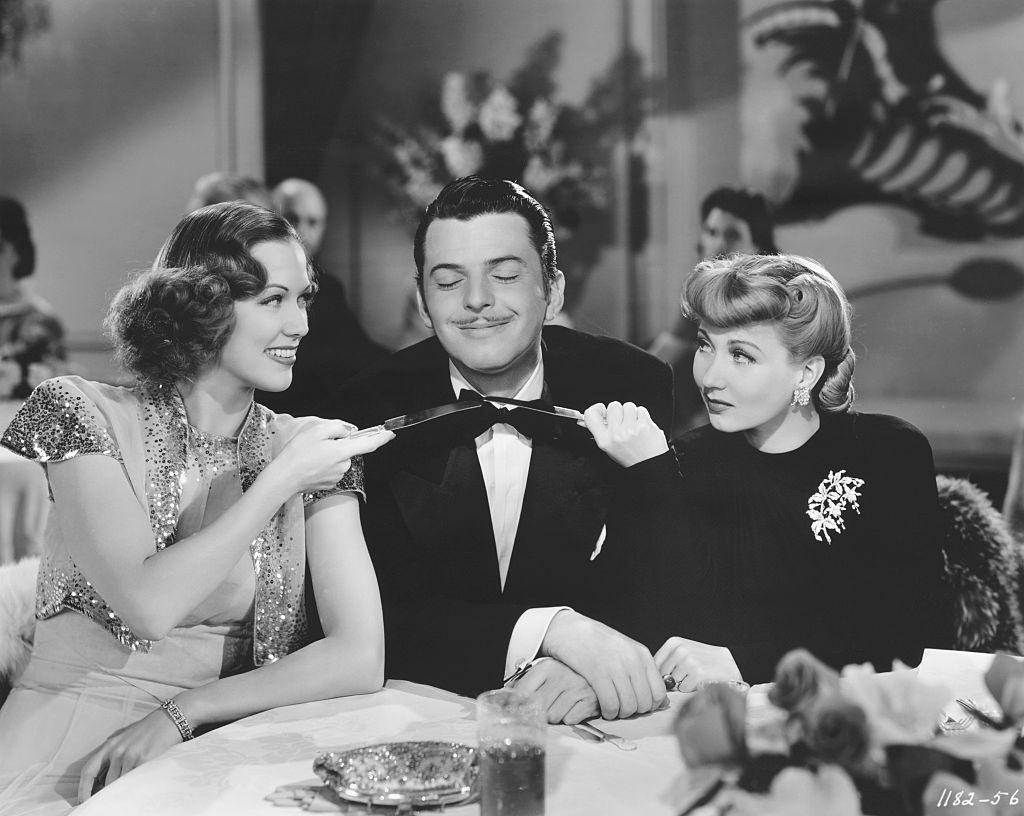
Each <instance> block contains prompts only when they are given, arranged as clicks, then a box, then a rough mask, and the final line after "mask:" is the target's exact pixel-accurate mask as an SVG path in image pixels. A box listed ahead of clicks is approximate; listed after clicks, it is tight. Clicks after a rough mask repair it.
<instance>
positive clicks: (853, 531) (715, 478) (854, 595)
mask: <svg viewBox="0 0 1024 816" xmlns="http://www.w3.org/2000/svg"><path fill="white" fill-rule="evenodd" d="M675 447H676V451H677V454H678V459H679V469H680V474H681V477H682V478H681V482H677V488H676V489H677V493H676V499H675V501H673V502H670V504H671V506H670V507H666V508H663V510H662V512H661V513H659V516H660V524H659V527H660V529H658V530H655V531H653V532H652V545H651V546H652V547H653V548H654V551H653V552H652V553H651V554H650V555H649V556H648V557H649V558H650V559H651V562H652V563H653V564H656V565H657V568H656V569H650V568H649V569H648V571H647V574H648V580H649V581H651V582H652V584H653V585H654V587H653V588H654V591H653V592H651V594H650V595H649V596H648V598H647V600H646V601H645V604H644V606H643V608H644V610H645V612H644V614H645V615H646V616H648V621H647V624H648V625H647V627H645V628H644V631H643V633H642V634H643V639H644V640H645V641H647V642H648V645H650V646H652V648H656V647H657V645H660V644H659V643H658V641H663V640H664V638H665V637H667V636H670V635H683V636H685V637H691V638H694V639H697V640H702V641H705V642H709V643H715V644H717V645H724V646H728V647H729V648H730V649H731V650H732V652H733V655H734V657H735V658H736V662H737V665H738V666H739V668H740V671H741V672H742V673H743V676H744V679H746V680H748V681H749V682H762V681H767V680H770V679H771V678H772V676H773V673H774V668H775V664H776V663H777V662H778V660H779V658H780V657H781V656H782V655H783V654H785V653H786V652H787V651H788V650H790V649H792V648H796V647H806V648H808V649H810V650H811V651H812V652H813V653H814V654H816V655H817V656H818V657H819V658H821V659H822V660H824V661H825V662H827V663H829V664H831V665H833V666H835V667H837V668H838V667H841V666H843V665H845V664H848V663H859V662H866V661H871V662H873V663H874V664H875V666H876V668H877V669H879V670H886V671H887V670H889V669H890V668H891V667H892V660H893V659H894V658H899V659H901V660H902V661H904V662H905V663H908V664H910V665H916V664H917V663H918V662H919V660H920V658H921V652H922V649H923V648H924V647H925V646H938V647H947V648H948V647H949V646H950V645H951V644H950V641H951V620H952V616H951V609H952V607H951V605H950V602H949V600H948V597H947V593H946V591H945V589H944V585H943V567H942V555H941V551H940V547H939V534H938V528H937V523H938V504H937V499H936V490H935V471H934V464H933V461H932V452H931V447H930V446H929V444H928V440H927V439H926V438H925V437H924V435H923V434H921V432H920V431H918V430H917V429H916V428H914V427H913V426H912V425H910V424H908V423H906V422H904V421H902V420H900V419H896V418H895V417H889V416H884V415H880V414H856V413H847V414H826V415H823V416H822V423H821V427H820V428H819V430H818V432H817V433H815V434H814V436H813V437H811V439H809V440H808V441H807V442H806V443H805V444H804V445H803V446H801V447H800V448H798V449H797V450H794V451H790V452H787V453H775V454H769V453H761V452H760V451H758V450H756V449H755V448H754V447H753V446H751V445H750V444H749V443H748V442H747V441H746V439H745V438H744V436H743V434H741V433H732V434H728V433H723V432H721V431H717V430H715V429H714V428H711V427H704V428H699V429H697V430H695V431H692V432H690V433H689V434H686V435H685V436H683V437H681V438H680V439H679V440H677V442H676V444H675ZM652 607H653V608H652ZM652 622H656V627H655V628H654V629H651V628H649V627H650V624H651V623H652Z"/></svg>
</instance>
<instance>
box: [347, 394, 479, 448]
mask: <svg viewBox="0 0 1024 816" xmlns="http://www.w3.org/2000/svg"><path fill="white" fill-rule="evenodd" d="M482 404H483V403H480V402H451V403H448V405H439V406H438V407H437V408H427V409H426V410H425V411H413V412H412V413H410V414H402V415H401V416H396V417H391V419H385V420H384V421H383V422H382V423H381V424H380V425H371V426H370V427H368V428H361V429H360V430H358V431H356V432H354V433H352V434H349V435H348V436H347V437H345V438H346V439H356V438H357V437H360V436H369V435H370V434H375V433H380V432H381V431H400V430H402V429H403V428H411V427H412V426H413V425H419V424H420V423H421V422H429V421H430V420H432V419H437V418H438V417H443V416H448V415H449V414H457V413H458V412H459V411H472V410H475V409H477V408H479V407H480V406H481V405H482Z"/></svg>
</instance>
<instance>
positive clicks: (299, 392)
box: [257, 178, 387, 416]
mask: <svg viewBox="0 0 1024 816" xmlns="http://www.w3.org/2000/svg"><path fill="white" fill-rule="evenodd" d="M272 198H273V204H274V208H275V209H276V210H277V211H278V212H280V213H281V215H283V216H284V217H285V219H287V220H288V221H289V222H290V223H291V225H292V226H293V227H295V230H296V232H298V233H299V238H301V239H302V243H303V244H304V245H305V247H306V251H307V252H308V253H309V256H310V257H311V258H312V259H313V264H314V266H315V267H316V269H317V272H318V273H319V274H318V275H317V279H316V280H317V285H318V287H319V289H318V291H317V293H316V297H315V298H314V299H313V303H312V305H311V306H310V310H309V334H308V335H306V337H305V338H303V341H302V347H301V348H300V349H299V353H298V355H297V356H296V360H295V367H294V369H293V370H292V385H291V388H289V389H288V390H287V391H282V392H280V393H275V394H264V393H262V392H261V393H260V394H259V396H258V397H257V399H258V400H259V401H260V402H261V403H263V404H264V405H266V406H267V407H268V408H270V409H271V410H273V411H276V412H278V413H285V414H292V415H294V416H305V415H308V414H311V413H314V412H315V410H316V406H317V405H318V404H319V403H320V402H321V401H322V400H323V399H324V398H325V397H326V396H327V390H328V385H337V384H338V383H340V382H344V381H345V380H347V379H349V378H350V377H351V376H352V375H353V374H355V373H357V372H359V371H361V370H362V369H363V368H365V367H366V366H367V365H369V364H370V363H372V362H374V361H375V360H378V359H380V358H381V357H383V356H384V355H385V354H386V353H387V351H386V350H385V349H384V348H382V347H381V346H379V345H377V344H376V343H375V342H374V341H373V340H371V339H370V338H369V337H368V336H367V334H366V332H365V331H363V328H362V326H360V325H359V321H358V319H357V318H356V316H355V314H354V313H353V312H352V309H351V308H350V307H349V305H348V299H347V298H346V297H345V288H344V286H342V283H341V281H340V280H339V279H338V278H336V277H335V276H334V275H332V274H331V273H330V272H328V271H326V270H325V269H324V268H323V267H322V265H321V263H320V261H319V257H320V249H321V247H322V246H323V239H324V233H325V230H326V226H327V201H326V199H325V198H324V195H323V193H321V192H320V190H319V188H318V187H317V186H316V185H315V184H313V183H312V182H309V181H306V180H305V179H300V178H289V179H285V180H284V181H282V182H281V183H280V184H278V185H277V186H276V187H274V189H273V191H272Z"/></svg>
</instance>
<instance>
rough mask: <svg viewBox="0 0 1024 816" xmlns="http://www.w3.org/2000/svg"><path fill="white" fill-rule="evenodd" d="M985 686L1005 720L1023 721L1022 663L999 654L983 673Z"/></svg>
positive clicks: (1023, 672) (1023, 667)
mask: <svg viewBox="0 0 1024 816" xmlns="http://www.w3.org/2000/svg"><path fill="white" fill-rule="evenodd" d="M985 685H986V686H988V690H989V691H990V692H992V696H993V697H995V699H996V702H997V703H999V707H1000V708H1001V709H1002V710H1003V716H1004V717H1005V718H1006V719H1007V720H1009V721H1010V722H1012V723H1019V722H1020V721H1021V720H1024V661H1022V660H1018V659H1017V658H1015V657H1010V655H1008V654H1003V653H1002V652H1000V653H999V654H997V655H996V656H995V658H994V659H993V660H992V665H991V666H989V669H988V671H987V672H985Z"/></svg>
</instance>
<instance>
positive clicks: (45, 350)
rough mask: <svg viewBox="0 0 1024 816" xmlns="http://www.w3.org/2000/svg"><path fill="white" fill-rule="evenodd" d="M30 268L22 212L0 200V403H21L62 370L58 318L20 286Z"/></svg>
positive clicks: (31, 250)
mask: <svg viewBox="0 0 1024 816" xmlns="http://www.w3.org/2000/svg"><path fill="white" fill-rule="evenodd" d="M35 267H36V247H35V244H34V243H33V242H32V232H31V230H30V229H29V225H28V218H27V217H26V215H25V208H24V207H22V206H21V204H19V203H18V202H17V201H15V200H14V199H13V198H3V197H0V399H11V398H13V399H24V398H25V397H27V396H28V394H29V392H30V391H31V390H32V386H33V385H35V384H38V383H39V382H41V381H42V380H45V379H46V378H47V377H52V376H53V375H54V374H56V373H58V371H59V370H60V369H64V370H66V367H65V363H64V359H65V352H64V328H63V326H61V323H60V320H58V319H57V315H56V314H55V312H54V311H53V307H52V306H50V304H49V303H47V302H46V301H45V300H43V299H42V298H41V297H39V296H38V295H33V294H30V293H29V292H27V291H26V290H25V287H24V282H25V281H26V280H27V279H28V278H30V277H31V276H32V273H33V272H35Z"/></svg>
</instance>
